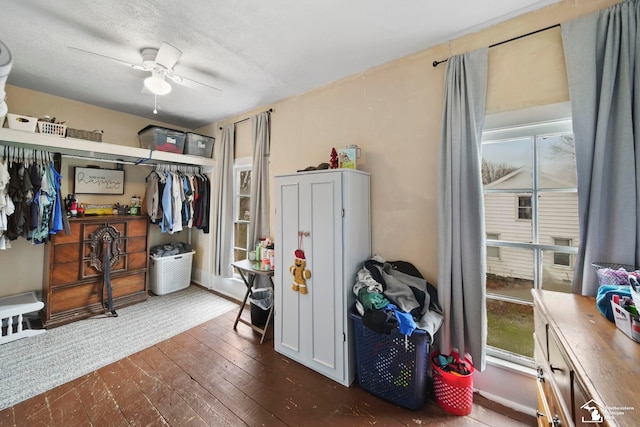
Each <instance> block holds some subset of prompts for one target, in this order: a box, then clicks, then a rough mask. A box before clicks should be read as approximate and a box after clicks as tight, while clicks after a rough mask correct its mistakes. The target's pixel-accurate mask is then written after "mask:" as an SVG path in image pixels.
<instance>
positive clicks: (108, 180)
mask: <svg viewBox="0 0 640 427" xmlns="http://www.w3.org/2000/svg"><path fill="white" fill-rule="evenodd" d="M74 169H75V178H74V180H73V192H74V193H75V194H124V171H122V170H116V169H97V168H78V167H76V168H74Z"/></svg>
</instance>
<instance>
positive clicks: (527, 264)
mask: <svg viewBox="0 0 640 427" xmlns="http://www.w3.org/2000/svg"><path fill="white" fill-rule="evenodd" d="M531 289H533V250H530V249H519V248H507V247H502V248H500V259H493V258H491V259H487V294H493V295H500V296H503V297H509V298H514V299H520V300H525V301H532V300H533V298H532V296H531Z"/></svg>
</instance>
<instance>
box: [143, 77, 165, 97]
mask: <svg viewBox="0 0 640 427" xmlns="http://www.w3.org/2000/svg"><path fill="white" fill-rule="evenodd" d="M144 86H145V87H146V88H147V89H149V91H151V93H153V94H154V95H166V94H168V93H169V92H171V85H170V84H169V83H167V82H166V81H165V79H164V76H163V75H162V74H160V73H156V72H154V73H153V75H152V76H151V77H147V78H146V79H144Z"/></svg>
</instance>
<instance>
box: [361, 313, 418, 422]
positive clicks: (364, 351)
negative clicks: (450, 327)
mask: <svg viewBox="0 0 640 427" xmlns="http://www.w3.org/2000/svg"><path fill="white" fill-rule="evenodd" d="M349 317H350V318H351V319H352V321H353V329H354V337H355V347H356V365H357V374H356V378H357V381H358V384H359V385H360V387H362V388H363V389H364V390H366V391H368V392H369V393H371V394H374V395H376V396H378V397H380V398H382V399H385V400H388V401H390V402H393V403H396V404H398V405H400V406H402V407H404V408H407V409H413V410H416V409H420V408H422V406H423V405H424V402H425V399H426V392H427V390H426V389H427V366H428V362H429V340H428V337H429V335H428V334H427V333H426V332H425V331H423V330H421V329H416V330H415V331H414V332H413V333H412V334H411V336H405V335H403V334H401V333H400V332H398V331H397V330H395V331H394V332H392V333H391V334H390V335H384V334H378V333H377V332H374V331H372V330H371V329H369V328H368V327H367V326H365V325H364V323H362V317H361V316H360V315H359V314H358V312H357V311H355V309H353V308H352V310H351V311H350V312H349Z"/></svg>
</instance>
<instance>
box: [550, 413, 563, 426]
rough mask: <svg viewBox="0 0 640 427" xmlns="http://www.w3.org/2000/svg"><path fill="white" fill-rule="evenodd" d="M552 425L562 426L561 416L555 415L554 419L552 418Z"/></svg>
mask: <svg viewBox="0 0 640 427" xmlns="http://www.w3.org/2000/svg"><path fill="white" fill-rule="evenodd" d="M551 425H552V426H553V427H561V426H562V421H560V418H558V416H557V415H556V416H554V417H553V420H551Z"/></svg>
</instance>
